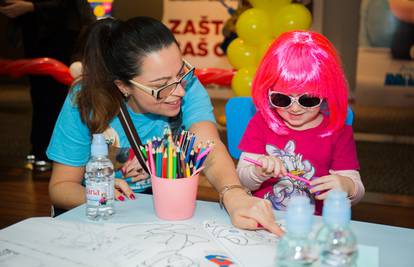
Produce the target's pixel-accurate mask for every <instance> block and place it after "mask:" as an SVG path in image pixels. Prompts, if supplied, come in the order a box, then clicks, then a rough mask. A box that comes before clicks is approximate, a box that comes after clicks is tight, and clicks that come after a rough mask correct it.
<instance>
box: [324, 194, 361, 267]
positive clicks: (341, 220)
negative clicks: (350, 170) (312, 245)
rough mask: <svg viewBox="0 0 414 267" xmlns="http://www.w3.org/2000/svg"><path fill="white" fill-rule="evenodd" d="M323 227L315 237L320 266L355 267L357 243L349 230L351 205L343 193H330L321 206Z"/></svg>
mask: <svg viewBox="0 0 414 267" xmlns="http://www.w3.org/2000/svg"><path fill="white" fill-rule="evenodd" d="M322 214H323V222H324V226H323V227H322V228H321V230H320V231H319V233H318V235H317V241H318V244H319V249H320V263H321V264H320V265H321V266H336V267H337V266H341V267H342V266H343V267H345V266H346V267H351V266H356V260H357V257H358V249H357V241H356V238H355V235H354V233H353V232H352V230H351V228H350V220H351V204H350V202H349V200H348V198H347V195H346V193H345V192H342V191H336V190H334V191H332V192H330V193H329V194H328V197H327V199H326V200H325V203H324V206H323V212H322Z"/></svg>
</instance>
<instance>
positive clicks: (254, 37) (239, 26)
mask: <svg viewBox="0 0 414 267" xmlns="http://www.w3.org/2000/svg"><path fill="white" fill-rule="evenodd" d="M236 32H237V35H238V36H239V37H240V38H242V39H243V40H244V41H246V42H247V43H249V44H253V45H255V44H259V43H260V42H261V41H262V40H263V39H266V38H269V37H270V36H271V29H270V16H269V15H268V14H267V13H266V12H265V11H263V10H261V9H257V8H250V9H247V10H246V11H244V12H243V13H242V14H241V15H240V17H239V18H238V19H237V22H236Z"/></svg>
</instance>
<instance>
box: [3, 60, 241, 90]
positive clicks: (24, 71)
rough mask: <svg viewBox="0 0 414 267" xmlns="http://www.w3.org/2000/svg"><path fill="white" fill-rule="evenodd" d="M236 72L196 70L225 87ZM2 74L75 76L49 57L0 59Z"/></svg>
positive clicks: (205, 80)
mask: <svg viewBox="0 0 414 267" xmlns="http://www.w3.org/2000/svg"><path fill="white" fill-rule="evenodd" d="M234 73H235V70H233V69H219V68H204V69H196V70H195V75H196V76H197V77H198V79H199V80H200V82H201V83H202V84H203V85H209V84H217V85H221V86H225V87H230V86H231V80H232V78H233V76H234ZM0 75H8V76H11V77H13V78H18V77H21V76H23V75H49V76H52V77H53V78H54V79H55V80H57V81H58V82H61V83H63V84H65V85H70V84H71V83H72V82H73V77H72V76H71V75H70V72H69V68H68V67H67V66H66V65H65V64H63V63H62V62H60V61H58V60H56V59H53V58H47V57H45V58H34V59H18V60H2V59H0Z"/></svg>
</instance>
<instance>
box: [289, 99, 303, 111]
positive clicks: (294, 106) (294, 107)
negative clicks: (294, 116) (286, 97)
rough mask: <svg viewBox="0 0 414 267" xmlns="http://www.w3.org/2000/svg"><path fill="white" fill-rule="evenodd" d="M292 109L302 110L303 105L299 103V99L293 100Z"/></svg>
mask: <svg viewBox="0 0 414 267" xmlns="http://www.w3.org/2000/svg"><path fill="white" fill-rule="evenodd" d="M289 109H290V110H292V111H298V110H301V109H302V107H301V106H300V105H299V103H298V102H297V101H293V103H292V105H291V106H290V108H289Z"/></svg>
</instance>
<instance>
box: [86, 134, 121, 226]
mask: <svg viewBox="0 0 414 267" xmlns="http://www.w3.org/2000/svg"><path fill="white" fill-rule="evenodd" d="M114 175H115V173H114V165H113V164H112V162H111V161H110V160H109V158H108V146H107V144H106V142H105V137H104V135H103V134H94V135H93V139H92V145H91V158H90V160H89V162H88V163H87V164H86V172H85V184H86V216H87V217H88V218H89V219H91V220H99V219H108V218H110V217H111V216H112V215H113V214H114V213H115V210H114V182H115V180H114V179H115V178H114Z"/></svg>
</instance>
